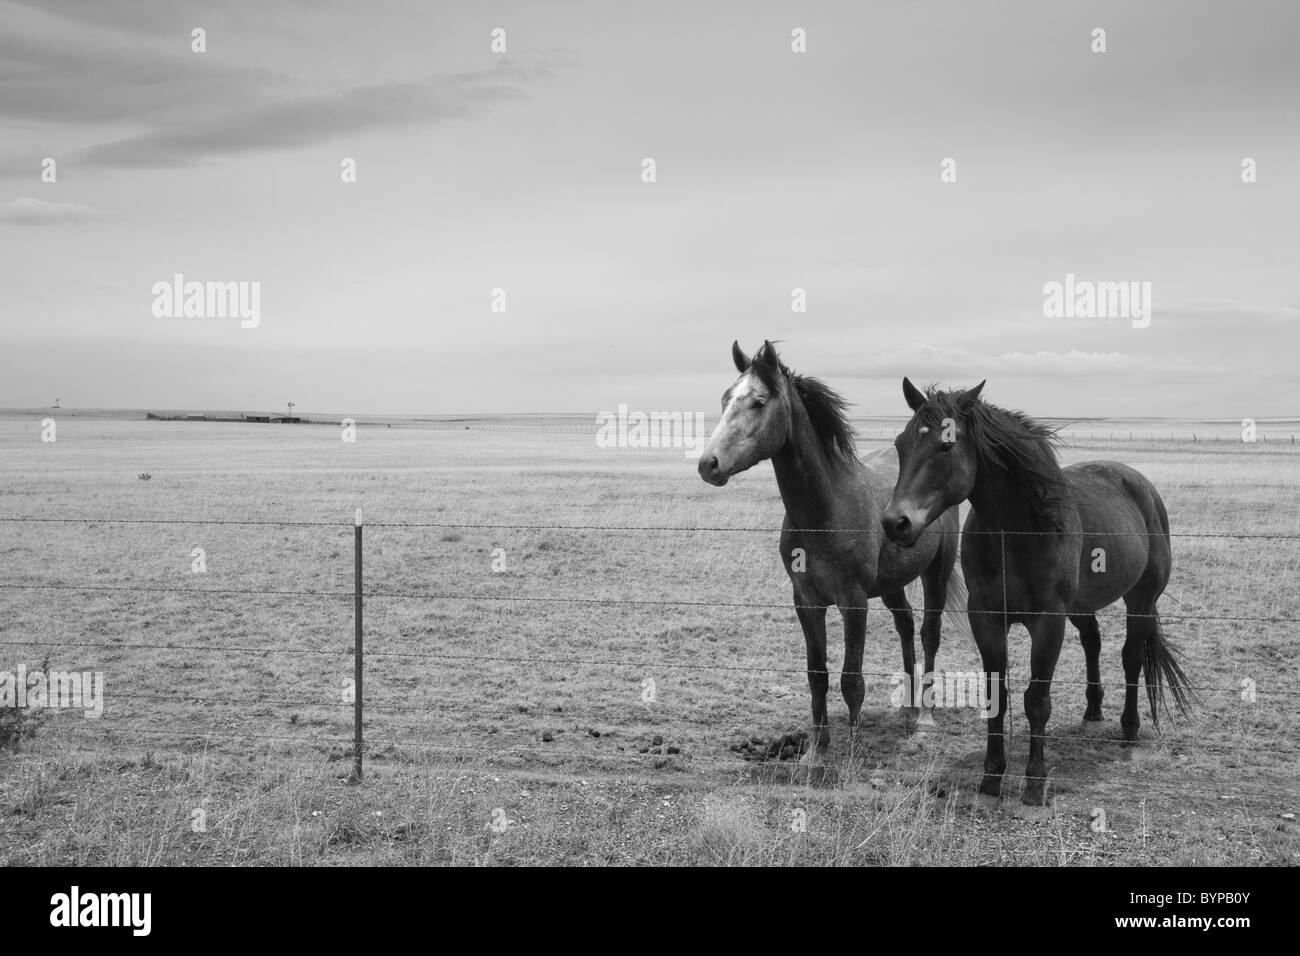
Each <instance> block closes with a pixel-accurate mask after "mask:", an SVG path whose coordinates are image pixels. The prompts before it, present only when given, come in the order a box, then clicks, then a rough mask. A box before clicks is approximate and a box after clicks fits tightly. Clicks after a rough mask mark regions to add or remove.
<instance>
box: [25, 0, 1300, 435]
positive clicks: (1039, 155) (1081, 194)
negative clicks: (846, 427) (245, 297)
mask: <svg viewBox="0 0 1300 956" xmlns="http://www.w3.org/2000/svg"><path fill="white" fill-rule="evenodd" d="M0 23H2V24H3V27H0V289H2V290H3V295H0V407H35V406H46V405H50V404H52V403H53V401H54V399H55V398H56V397H57V398H59V399H60V400H61V402H62V404H63V405H64V406H65V407H79V408H88V407H113V408H118V407H129V408H146V409H147V408H168V409H173V408H189V409H200V410H201V409H204V408H209V407H210V408H221V409H243V410H248V411H254V410H272V411H274V410H278V409H283V408H285V407H286V406H287V403H288V402H289V401H293V402H295V403H296V405H297V407H298V409H299V410H309V409H322V410H330V411H341V412H353V413H357V414H365V413H373V414H378V413H392V414H423V413H429V414H451V413H457V412H529V411H536V412H591V413H596V412H599V411H602V410H612V409H616V408H617V407H618V406H619V405H620V404H626V405H628V406H629V407H630V408H632V409H656V410H657V409H663V410H681V411H706V412H713V411H714V410H715V409H716V408H717V405H718V399H719V397H720V395H721V393H722V392H723V391H724V390H725V389H726V388H727V387H728V386H729V385H730V384H731V381H732V380H733V379H734V378H735V372H734V370H733V367H732V364H731V358H730V346H731V342H732V340H733V339H739V341H740V342H741V345H742V346H743V347H744V348H745V349H746V351H749V352H752V351H753V350H755V349H757V348H758V347H759V346H760V345H761V344H762V342H763V340H764V339H771V340H774V341H780V342H781V345H780V349H781V354H782V356H783V358H784V359H785V360H786V361H787V362H788V363H789V364H790V365H791V366H792V367H794V368H795V369H796V370H797V371H799V372H803V373H807V374H812V375H817V376H819V377H821V378H824V379H826V380H827V381H828V382H830V383H831V384H832V385H833V386H835V387H837V388H839V389H840V390H841V391H842V392H844V393H845V395H846V396H847V397H848V398H849V399H850V400H852V401H853V402H854V403H855V408H854V413H855V414H884V415H893V414H900V413H902V412H903V411H904V406H903V399H902V395H901V388H900V384H899V383H900V379H901V377H902V376H903V375H908V376H910V377H911V378H912V379H913V380H914V381H917V382H918V383H928V382H936V381H937V382H942V383H945V384H950V385H968V384H973V383H975V382H976V381H979V380H980V379H988V381H989V384H988V385H987V386H986V390H985V396H986V397H987V398H989V399H990V400H992V401H994V402H996V403H998V404H1002V405H1007V406H1012V407H1019V408H1024V409H1026V410H1028V411H1031V412H1034V413H1037V414H1040V415H1044V416H1091V415H1098V416H1101V415H1105V416H1133V417H1155V416H1199V417H1224V418H1235V417H1245V416H1252V417H1260V416H1268V415H1281V414H1294V413H1295V412H1296V411H1297V401H1296V395H1297V386H1298V385H1300V370H1298V369H1297V365H1296V352H1297V348H1296V346H1297V344H1298V342H1300V292H1298V291H1297V287H1296V266H1297V259H1298V256H1297V253H1298V252H1300V215H1298V213H1300V96H1297V91H1298V90H1300V56H1297V55H1296V52H1295V37H1296V35H1297V28H1298V27H1300V7H1297V6H1296V5H1295V4H1294V3H1291V2H1261V0H1245V2H1234V3H1227V2H1217V3H1207V2H1194V0H1178V2H1156V0H1146V2H1143V3H1138V4H1134V3H1128V2H1115V3H1091V2H1071V3H1043V2H1030V0H1025V2H1011V0H1008V2H979V3H976V2H964V0H963V2H956V0H953V2H949V0H923V2H915V0H905V2H904V0H899V2H881V3H870V4H865V3H861V2H839V0H835V2H832V0H815V2H806V3H799V2H785V3H778V2H762V0H729V2H722V0H708V2H698V0H697V2H675V0H663V2H657V3H654V4H645V3H630V2H621V0H617V2H616V0H610V2H598V0H592V2H586V3H576V2H548V3H538V2H535V0H527V2H519V3H510V2H473V3H471V2H438V3H432V4H431V3H420V2H396V0H365V2H360V0H312V2H307V0H280V2H276V3H274V4H269V3H261V2H234V0H224V2H222V0H202V2H198V0H166V2H163V0H151V2H145V0H99V2H96V3H94V4H87V3H81V2H76V0H22V2H17V0H0ZM1098 28H1100V29H1103V30H1105V51H1104V52H1096V51H1095V50H1094V47H1095V46H1096V45H1097V40H1096V39H1095V37H1094V30H1096V29H1098ZM195 29H202V30H203V31H204V35H203V39H204V45H205V49H204V51H203V52H194V50H193V48H192V47H193V44H194V42H195V41H194V34H193V31H194V30H195ZM494 30H502V31H504V43H505V50H504V51H501V50H499V49H497V50H494V49H493V45H494V38H493V31H494ZM797 30H798V31H803V34H802V36H803V38H804V46H805V52H795V51H794V50H793V49H792V45H797V43H796V40H795V39H794V34H793V31H797ZM497 36H498V40H497V46H498V47H499V46H500V37H501V34H498V35H497ZM47 158H51V159H53V160H54V161H55V173H56V180H55V181H54V182H45V181H43V180H42V171H43V163H44V161H45V160H46V159H47ZM1247 158H1250V159H1253V160H1254V164H1255V181H1254V182H1243V181H1242V177H1243V173H1242V163H1243V160H1245V159H1247ZM349 159H350V160H353V161H354V162H355V169H356V176H355V182H345V181H344V178H345V177H344V175H343V164H344V162H345V160H349ZM646 159H652V160H653V161H654V181H653V182H647V181H645V177H644V161H645V160H646ZM946 160H952V161H953V163H952V165H950V166H948V167H945V161H946ZM945 168H947V169H948V170H949V171H952V170H955V181H944V178H945V177H944V175H943V174H944V171H945ZM948 178H951V176H949V177H948ZM178 273H179V274H181V275H183V276H184V277H185V279H186V280H187V281H198V282H239V283H249V284H250V285H249V288H251V284H252V283H258V289H259V296H260V308H259V317H258V319H259V320H258V323H257V324H256V326H255V327H248V328H245V327H242V326H243V324H244V323H241V321H240V320H239V319H238V318H234V317H225V318H222V317H214V316H207V317H200V316H190V317H186V316H185V315H184V314H180V315H174V314H163V315H161V316H160V315H158V314H156V311H157V310H156V308H155V306H156V305H157V303H156V301H155V299H156V294H155V290H154V286H155V283H159V282H165V283H170V282H172V279H173V276H174V275H176V274H178ZM1067 274H1071V275H1074V276H1075V277H1076V279H1078V280H1082V281H1093V282H1149V283H1150V289H1151V303H1150V315H1149V318H1150V323H1149V325H1146V326H1145V327H1135V323H1134V321H1132V320H1130V318H1127V317H1118V318H1108V317H1104V316H1096V317H1073V318H1064V317H1055V316H1051V317H1049V316H1045V315H1044V300H1045V294H1044V286H1045V284H1047V283H1051V282H1062V283H1063V282H1064V281H1065V278H1066V276H1067ZM498 289H500V290H504V307H505V310H504V311H494V309H493V306H494V302H495V304H496V305H497V306H500V304H501V298H500V297H499V296H497V297H496V298H495V299H494V290H498ZM795 289H802V290H803V291H804V296H805V303H806V310H805V311H794V310H793V309H792V302H793V291H792V290H795Z"/></svg>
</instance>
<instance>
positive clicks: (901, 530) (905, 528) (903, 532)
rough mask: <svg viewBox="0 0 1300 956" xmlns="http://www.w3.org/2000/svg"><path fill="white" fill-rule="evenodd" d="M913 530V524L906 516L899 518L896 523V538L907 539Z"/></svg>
mask: <svg viewBox="0 0 1300 956" xmlns="http://www.w3.org/2000/svg"><path fill="white" fill-rule="evenodd" d="M911 530H912V522H911V520H910V519H909V518H907V517H906V516H903V517H901V518H897V519H896V520H895V521H894V537H895V538H906V537H907V533H908V532H909V531H911Z"/></svg>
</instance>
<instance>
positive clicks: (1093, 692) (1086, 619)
mask: <svg viewBox="0 0 1300 956" xmlns="http://www.w3.org/2000/svg"><path fill="white" fill-rule="evenodd" d="M1070 623H1071V624H1073V625H1074V626H1075V627H1076V628H1078V629H1079V643H1080V644H1082V645H1083V659H1084V660H1085V661H1086V662H1087V666H1088V689H1087V691H1085V694H1086V696H1087V698H1088V709H1087V710H1085V711H1084V712H1083V719H1084V720H1104V719H1105V718H1103V717H1102V715H1101V699H1102V698H1103V697H1105V696H1106V692H1105V690H1104V689H1103V688H1102V686H1101V627H1100V626H1099V625H1098V624H1097V615H1095V614H1071V615H1070Z"/></svg>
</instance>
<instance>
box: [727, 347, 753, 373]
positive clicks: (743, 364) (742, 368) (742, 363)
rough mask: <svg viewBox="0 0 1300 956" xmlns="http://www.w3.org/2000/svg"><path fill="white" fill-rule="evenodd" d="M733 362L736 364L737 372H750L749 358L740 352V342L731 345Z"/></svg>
mask: <svg viewBox="0 0 1300 956" xmlns="http://www.w3.org/2000/svg"><path fill="white" fill-rule="evenodd" d="M731 360H732V361H733V362H735V363H736V371H737V372H747V371H749V358H748V357H747V356H746V355H745V353H744V352H742V351H741V350H740V343H739V342H732V343H731Z"/></svg>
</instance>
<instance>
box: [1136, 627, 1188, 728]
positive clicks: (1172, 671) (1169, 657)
mask: <svg viewBox="0 0 1300 956" xmlns="http://www.w3.org/2000/svg"><path fill="white" fill-rule="evenodd" d="M1181 660H1182V654H1181V653H1179V651H1178V650H1177V649H1176V648H1174V647H1173V646H1172V645H1171V644H1170V643H1169V642H1168V641H1167V640H1165V636H1164V627H1163V626H1162V625H1161V623H1160V614H1159V612H1155V627H1154V628H1152V629H1151V633H1150V635H1149V636H1148V637H1147V641H1146V659H1145V660H1144V661H1143V662H1142V676H1143V678H1144V679H1145V680H1146V685H1147V700H1148V701H1149V702H1150V704H1151V722H1152V723H1154V724H1156V725H1157V726H1158V725H1159V724H1160V716H1159V714H1158V713H1157V710H1156V707H1157V704H1159V705H1160V706H1162V707H1164V708H1165V713H1169V705H1168V704H1167V703H1166V702H1165V687H1166V686H1168V688H1169V692H1170V694H1172V695H1173V698H1174V706H1176V707H1177V708H1178V712H1179V713H1180V714H1187V713H1189V712H1190V710H1191V706H1192V703H1193V702H1194V700H1195V697H1196V695H1195V693H1194V692H1193V690H1192V685H1191V683H1190V682H1189V681H1188V680H1187V675H1186V674H1184V673H1183V667H1182V663H1181Z"/></svg>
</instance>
